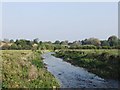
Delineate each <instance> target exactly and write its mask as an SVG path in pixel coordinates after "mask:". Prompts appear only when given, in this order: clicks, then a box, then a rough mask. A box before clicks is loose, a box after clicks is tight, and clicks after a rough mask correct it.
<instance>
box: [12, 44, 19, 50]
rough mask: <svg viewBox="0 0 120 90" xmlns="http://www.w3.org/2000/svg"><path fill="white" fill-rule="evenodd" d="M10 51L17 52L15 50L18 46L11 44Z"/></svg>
mask: <svg viewBox="0 0 120 90" xmlns="http://www.w3.org/2000/svg"><path fill="white" fill-rule="evenodd" d="M10 49H14V50H17V49H18V46H17V45H16V44H15V43H13V44H12V45H11V46H10Z"/></svg>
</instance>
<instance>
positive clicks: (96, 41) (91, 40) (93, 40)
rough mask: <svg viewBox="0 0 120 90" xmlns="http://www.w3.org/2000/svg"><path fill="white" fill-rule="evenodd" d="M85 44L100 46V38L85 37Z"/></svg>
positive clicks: (83, 42)
mask: <svg viewBox="0 0 120 90" xmlns="http://www.w3.org/2000/svg"><path fill="white" fill-rule="evenodd" d="M82 44H83V45H95V46H100V45H101V42H100V40H99V39H97V38H89V39H85V40H83V41H82Z"/></svg>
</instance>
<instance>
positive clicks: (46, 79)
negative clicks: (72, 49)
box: [0, 50, 59, 88]
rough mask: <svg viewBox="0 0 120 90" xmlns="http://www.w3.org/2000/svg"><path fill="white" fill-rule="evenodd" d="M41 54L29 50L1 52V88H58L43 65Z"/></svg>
mask: <svg viewBox="0 0 120 90" xmlns="http://www.w3.org/2000/svg"><path fill="white" fill-rule="evenodd" d="M40 54H41V52H38V51H37V52H33V51H30V50H5V51H2V53H1V54H0V56H1V57H2V59H3V60H2V65H3V68H2V87H3V88H53V87H59V84H58V82H57V81H56V79H55V78H54V77H53V75H51V74H50V73H49V72H48V71H47V70H46V69H45V66H44V64H43V61H42V58H41V57H40Z"/></svg>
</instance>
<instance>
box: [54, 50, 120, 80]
mask: <svg viewBox="0 0 120 90" xmlns="http://www.w3.org/2000/svg"><path fill="white" fill-rule="evenodd" d="M54 56H56V57H59V58H62V59H63V60H65V61H67V62H70V63H71V64H73V65H77V66H80V67H84V68H86V69H87V70H88V71H89V72H92V73H95V74H97V75H98V76H100V77H103V78H107V79H119V80H120V77H119V76H120V68H119V66H120V55H119V53H118V50H109V51H108V50H79V51H73V50H71V51H70V50H68V51H67V50H66V51H65V50H63V51H58V52H56V54H55V55H54Z"/></svg>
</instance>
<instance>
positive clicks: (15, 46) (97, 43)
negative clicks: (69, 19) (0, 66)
mask: <svg viewBox="0 0 120 90" xmlns="http://www.w3.org/2000/svg"><path fill="white" fill-rule="evenodd" d="M0 48H1V49H2V50H56V49H120V39H119V38H118V37H117V36H114V35H112V36H110V37H109V38H108V39H107V40H99V39H98V38H88V39H85V40H81V41H80V40H78V41H73V42H69V41H68V40H65V41H59V40H56V41H55V42H51V41H47V42H43V41H39V39H38V38H36V39H33V40H26V39H19V40H18V39H17V40H13V39H11V40H9V39H4V40H0Z"/></svg>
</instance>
